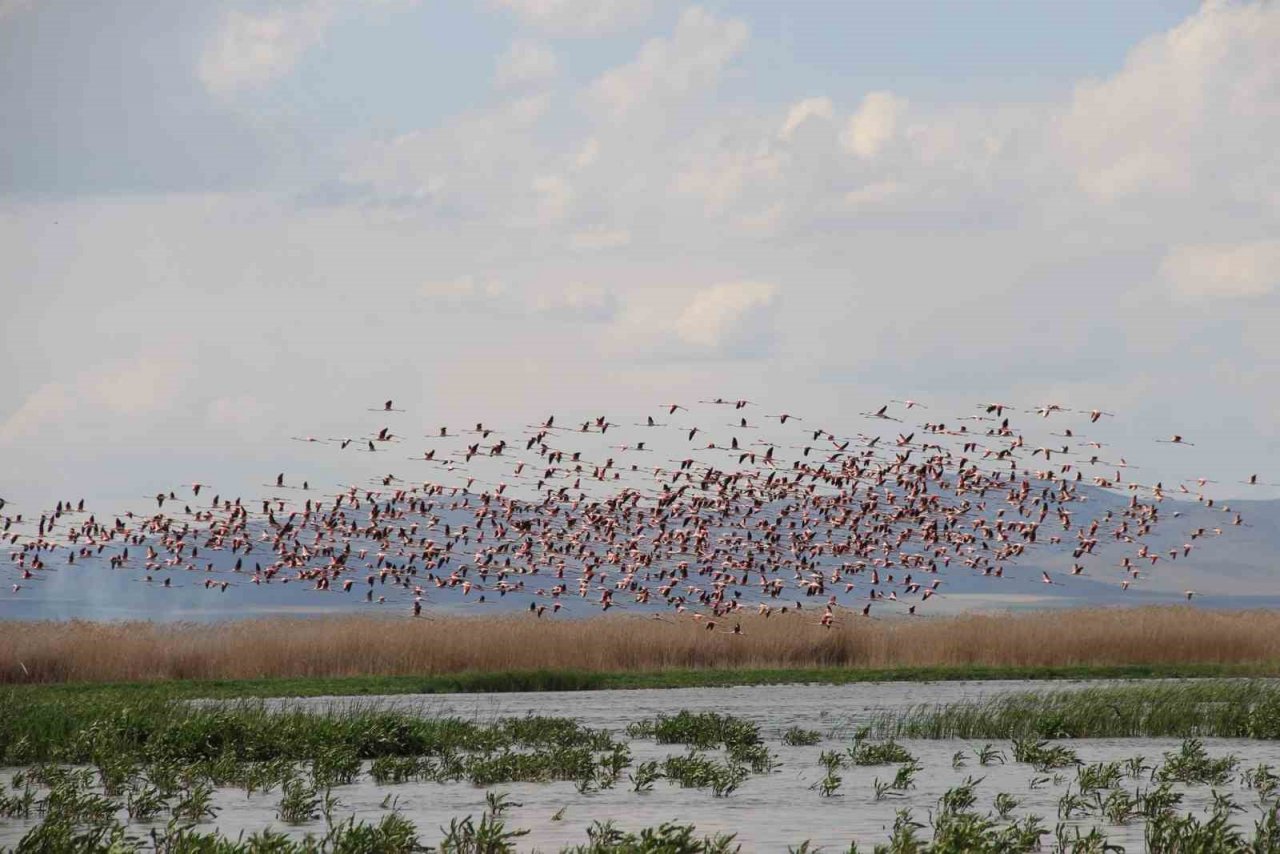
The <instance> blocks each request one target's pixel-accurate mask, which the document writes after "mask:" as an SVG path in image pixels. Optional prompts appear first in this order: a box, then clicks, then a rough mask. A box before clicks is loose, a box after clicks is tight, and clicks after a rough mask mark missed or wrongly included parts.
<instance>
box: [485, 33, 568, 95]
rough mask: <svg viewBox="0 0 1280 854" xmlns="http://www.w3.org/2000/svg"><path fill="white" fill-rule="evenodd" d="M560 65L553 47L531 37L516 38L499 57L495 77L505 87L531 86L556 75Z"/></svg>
mask: <svg viewBox="0 0 1280 854" xmlns="http://www.w3.org/2000/svg"><path fill="white" fill-rule="evenodd" d="M559 67H560V66H559V62H558V61H557V59H556V55H555V52H554V51H552V50H551V48H549V47H547V46H546V45H544V44H542V43H540V42H536V41H531V40H529V39H516V40H515V41H513V42H512V43H511V46H510V47H508V48H507V51H506V53H504V54H503V55H502V56H501V57H499V59H498V69H497V72H496V74H495V78H496V81H497V84H498V85H499V86H501V87H503V88H509V89H511V88H518V87H521V86H531V85H535V84H538V83H545V82H546V81H548V80H550V79H551V78H553V77H555V76H556V71H557V70H558V69H559Z"/></svg>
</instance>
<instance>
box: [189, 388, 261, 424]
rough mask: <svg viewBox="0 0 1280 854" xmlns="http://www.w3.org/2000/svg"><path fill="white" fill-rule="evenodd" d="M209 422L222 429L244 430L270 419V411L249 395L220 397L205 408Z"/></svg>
mask: <svg viewBox="0 0 1280 854" xmlns="http://www.w3.org/2000/svg"><path fill="white" fill-rule="evenodd" d="M205 415H206V417H207V418H208V420H209V422H210V423H212V424H216V425H218V426H220V427H236V428H244V427H247V426H248V425H250V424H254V423H255V422H258V421H261V420H263V419H266V418H269V417H270V411H269V410H268V408H267V407H266V406H265V405H264V404H263V403H262V401H261V400H259V399H258V398H256V397H254V396H253V395H248V394H236V395H230V396H228V397H219V398H216V399H214V400H212V401H210V402H209V405H208V406H207V407H206V408H205Z"/></svg>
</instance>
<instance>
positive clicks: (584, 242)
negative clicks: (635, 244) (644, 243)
mask: <svg viewBox="0 0 1280 854" xmlns="http://www.w3.org/2000/svg"><path fill="white" fill-rule="evenodd" d="M630 242H631V232H630V231H628V230H627V229H625V228H609V227H608V226H605V225H594V226H591V227H590V228H583V229H580V230H578V231H575V232H574V233H573V234H572V235H570V236H569V245H570V246H572V247H573V248H574V249H579V250H592V249H616V248H617V247H619V246H626V245H627V244H628V243H630Z"/></svg>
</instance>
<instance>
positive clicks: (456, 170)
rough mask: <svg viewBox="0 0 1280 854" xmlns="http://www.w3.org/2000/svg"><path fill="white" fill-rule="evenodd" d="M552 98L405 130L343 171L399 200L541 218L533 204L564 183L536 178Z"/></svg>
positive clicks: (459, 211) (470, 212)
mask: <svg viewBox="0 0 1280 854" xmlns="http://www.w3.org/2000/svg"><path fill="white" fill-rule="evenodd" d="M550 103H551V101H550V96H549V95H548V94H547V93H545V92H544V93H540V94H537V95H530V96H528V97H524V98H515V99H512V100H509V101H504V102H502V103H500V104H497V105H496V106H493V107H489V108H486V109H481V110H474V111H471V112H467V113H463V114H461V115H459V116H455V117H454V118H452V119H450V120H448V121H447V122H445V123H444V124H442V125H440V126H439V127H435V128H431V129H427V130H419V131H414V132H411V133H407V134H402V135H400V136H398V137H396V138H394V139H392V140H389V141H387V142H384V143H380V144H376V145H374V146H371V147H370V148H369V149H368V150H366V152H365V153H364V155H363V157H362V158H361V159H360V160H359V162H357V163H356V164H355V165H354V166H352V167H351V169H349V170H348V172H347V174H346V175H345V176H344V177H345V178H346V180H347V181H348V182H350V183H351V184H354V185H357V186H360V187H361V188H363V189H367V190H372V191H374V192H375V193H376V194H377V196H378V197H379V198H380V199H382V200H386V201H389V202H392V203H395V204H401V203H405V202H408V203H411V204H414V205H421V206H425V207H428V208H433V209H436V210H438V211H441V212H448V213H450V214H452V215H455V216H464V217H484V218H490V217H493V216H494V215H495V211H512V210H515V211H516V213H515V214H514V215H513V216H512V219H513V220H520V221H523V222H526V223H527V222H529V221H538V217H539V214H538V213H537V212H531V211H530V210H529V207H530V206H538V205H541V204H544V203H545V202H547V199H546V198H544V197H545V196H547V195H548V194H554V193H555V191H556V189H557V186H556V184H555V181H554V180H542V179H538V178H536V177H535V176H536V172H535V170H538V169H541V168H543V163H544V161H545V160H547V159H548V156H547V155H546V154H545V152H544V151H543V149H542V148H541V147H540V146H539V145H538V144H537V142H536V140H535V138H534V131H535V128H536V125H537V124H538V122H539V121H540V120H541V119H542V117H543V116H544V115H545V114H546V112H547V109H548V107H549V105H550ZM535 183H536V186H535ZM521 188H523V189H524V190H525V193H524V195H523V196H522V195H521V192H520V190H521ZM560 189H563V187H561V188H560ZM566 203H567V202H566Z"/></svg>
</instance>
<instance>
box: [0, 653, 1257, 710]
mask: <svg viewBox="0 0 1280 854" xmlns="http://www.w3.org/2000/svg"><path fill="white" fill-rule="evenodd" d="M1250 676H1253V677H1264V676H1277V677H1280V662H1275V663H1265V664H1160V665H1153V664H1133V665H1076V666H1069V667H986V666H965V667H895V668H880V669H861V668H856V669H855V668H840V667H819V668H790V669H758V670H745V669H743V670H739V669H721V670H711V669H703V670H695V669H690V670H660V671H646V672H619V673H599V672H587V671H574V670H535V671H512V672H466V673H448V674H435V675H424V676H347V677H305V678H294V677H288V678H270V679H234V680H201V681H198V680H175V681H167V682H125V683H109V682H103V683H99V682H92V683H84V682H82V683H56V684H51V683H45V684H33V685H11V686H8V687H6V688H3V689H0V703H3V702H4V701H5V697H7V696H10V695H9V694H8V693H7V692H15V691H16V692H40V693H43V692H47V693H48V694H49V695H50V696H58V695H60V694H61V695H67V694H71V695H79V694H83V693H85V692H94V693H104V692H105V693H108V694H112V695H116V696H117V697H120V698H124V697H142V696H159V697H164V698H173V699H183V698H188V699H194V698H208V699H226V698H247V697H264V698H265V697H322V696H341V697H352V696H362V695H365V696H375V695H394V694H458V693H482V694H483V693H508V692H518V691H601V690H626V689H642V688H709V687H723V686H734V685H789V684H806V683H808V684H820V685H843V684H849V683H862V682H953V681H989V680H1001V679H1009V680H1037V681H1039V680H1050V681H1052V680H1079V679H1209V678H1221V677H1250Z"/></svg>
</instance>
